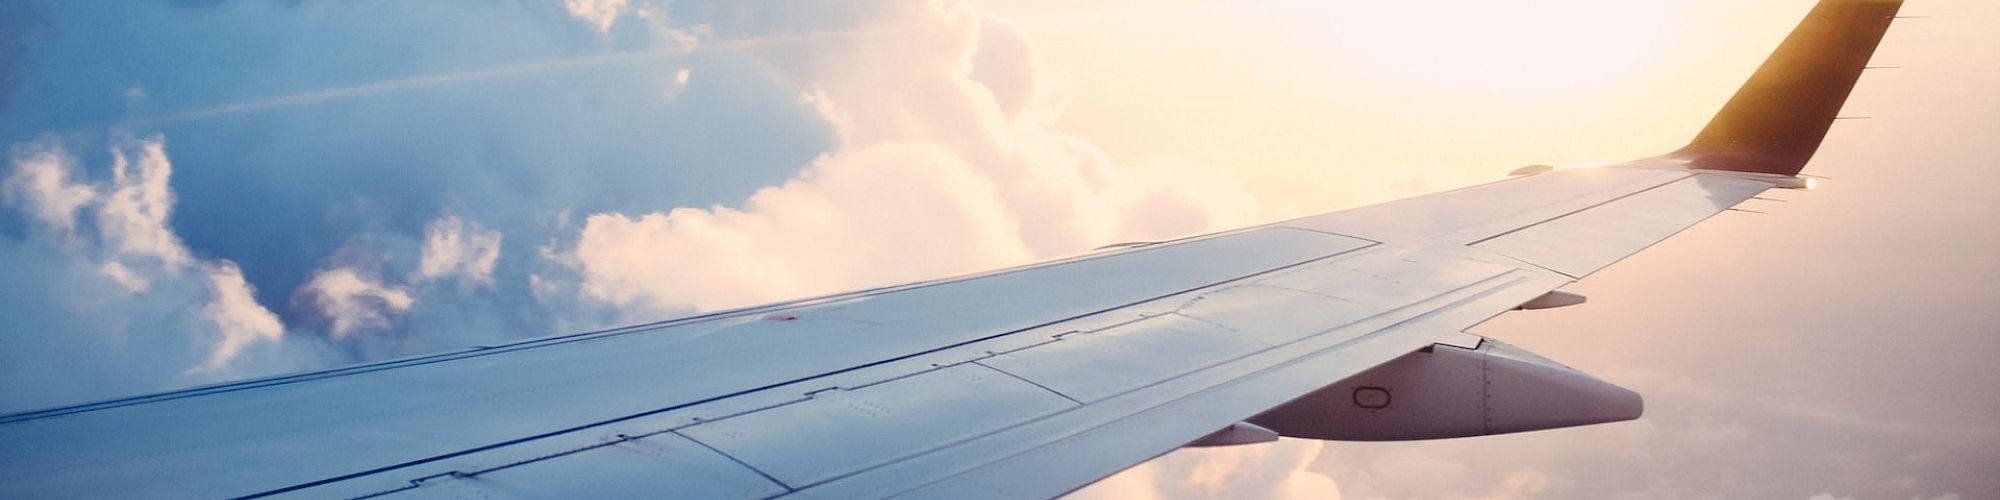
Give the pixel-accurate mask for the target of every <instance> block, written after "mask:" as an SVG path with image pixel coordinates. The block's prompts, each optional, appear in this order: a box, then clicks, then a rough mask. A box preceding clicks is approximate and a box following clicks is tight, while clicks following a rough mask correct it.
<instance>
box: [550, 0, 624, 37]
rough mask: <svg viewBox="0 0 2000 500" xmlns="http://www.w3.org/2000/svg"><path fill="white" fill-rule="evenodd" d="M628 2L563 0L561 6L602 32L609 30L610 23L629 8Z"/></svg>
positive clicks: (622, 0)
mask: <svg viewBox="0 0 2000 500" xmlns="http://www.w3.org/2000/svg"><path fill="white" fill-rule="evenodd" d="M629 3H630V2H629V1H628V0H563V8H566V9H569V14H570V15H572V16H576V18H577V19H582V20H583V21H584V22H587V23H590V25H591V27H594V28H597V31H600V32H603V31H610V30H611V25H612V24H613V23H616V22H618V16H621V15H624V14H625V11H626V10H628V9H629V7H630V5H628V4H629Z"/></svg>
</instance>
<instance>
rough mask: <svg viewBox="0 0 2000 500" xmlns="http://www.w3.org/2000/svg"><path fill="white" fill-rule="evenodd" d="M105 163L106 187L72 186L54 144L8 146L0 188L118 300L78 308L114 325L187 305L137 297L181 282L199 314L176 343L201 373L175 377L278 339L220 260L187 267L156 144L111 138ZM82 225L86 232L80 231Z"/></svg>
mask: <svg viewBox="0 0 2000 500" xmlns="http://www.w3.org/2000/svg"><path fill="white" fill-rule="evenodd" d="M111 157H112V165H111V178H110V179H108V180H106V181H103V182H97V183H82V182H74V183H73V182H72V181H71V178H72V176H73V171H74V170H76V169H77V167H76V165H75V162H76V160H75V158H74V157H72V156H71V155H69V154H68V153H67V152H66V151H65V150H64V149H63V148H62V147H61V146H60V145H59V144H57V143H55V142H53V141H41V142H37V143H31V144H29V145H26V146H17V147H16V148H15V156H14V158H13V167H14V168H13V171H12V172H11V173H9V174H8V176H7V178H6V180H5V181H4V182H0V186H4V189H5V194H6V200H7V201H8V203H9V204H10V205H13V206H14V207H15V208H17V209H19V210H22V211H24V212H27V213H28V214H30V215H33V216H34V220H35V221H36V222H39V223H41V224H42V226H43V228H45V229H47V230H49V231H53V232H55V233H57V234H59V235H60V237H61V238H62V239H63V240H65V248H64V249H63V254H62V255H63V256H64V257H65V258H67V259H70V260H71V261H73V262H74V263H76V264H79V265H82V266H85V267H86V268H89V269H93V270H95V273H96V275H97V277H99V278H102V279H103V280H105V282H108V283H109V284H111V285H113V286H115V288H116V289H117V290H121V291H123V292H125V296H124V297H96V298H94V301H93V302H92V303H91V304H90V305H89V307H87V308H86V309H87V310H90V311H93V313H95V314H104V315H107V316H113V317H115V316H118V315H119V314H122V313H126V312H130V311H127V309H130V310H135V311H136V310H141V309H147V308H149V307H157V305H155V303H157V302H161V301H165V302H177V301H183V300H188V299H189V297H175V296H164V297H142V295H143V294H145V293H146V292H147V291H149V290H151V289H152V288H154V287H155V286H156V284H157V283H163V282H164V283H176V284H180V283H190V284H191V285H193V288H195V289H199V290H203V293H202V295H199V296H196V297H194V299H195V301H196V304H198V305H199V307H198V309H199V310H200V311H201V314H200V316H199V317H198V318H197V321H199V322H200V323H199V324H200V325H201V326H202V327H203V328H202V329H201V330H200V331H196V332H189V333H191V334H193V336H194V337H193V338H187V339H182V340H184V341H186V342H191V343H195V344H200V345H206V346H207V355H206V356H205V358H204V359H205V361H203V362H202V363H201V364H199V365H197V366H186V367H182V369H184V370H195V371H211V372H212V371H217V370H221V369H223V368H226V367H227V366H228V364H229V363H230V361H232V360H233V359H235V358H236V357H237V356H238V355H239V354H240V353H241V352H242V351H243V349H244V348H245V347H247V346H249V345H251V344H254V343H257V342H264V341H276V340H279V339H280V338H282V337H283V336H284V332H285V327H284V324H283V323H282V322H280V321H279V320H278V317H277V315H275V314H272V313H271V311H270V310H269V309H266V308H265V307H264V306H263V305H262V304H259V303H257V300H256V298H255V294H254V293H252V291H251V289H250V285H249V284H248V283H247V282H245V281H244V279H243V273H242V271H241V270H239V269H238V268H237V267H236V265H235V264H234V263H231V262H229V261H227V260H219V259H218V260H203V259H197V258H195V257H194V256H193V255H192V253H191V252H189V251H188V248H187V246H186V245H184V244H183V243H182V242H181V239H180V237H179V236H178V235H176V234H174V232H173V229H172V228H171V226H170V225H169V224H168V221H169V217H170V216H171V215H172V212H173V206H174V194H173V189H172V187H171V185H170V184H169V183H168V181H169V179H170V178H171V177H172V175H173V164H172V162H171V161H169V160H168V158H167V153H166V141H165V139H163V138H161V137H157V136H156V137H152V138H147V139H135V138H121V139H117V140H115V141H114V142H113V144H112V147H111ZM86 220H87V221H90V222H91V226H90V228H88V229H94V232H93V231H88V230H87V229H86V228H82V227H80V224H81V223H82V222H83V221H86ZM86 233H88V234H86ZM190 278H192V280H190ZM169 308H171V306H169ZM188 309H196V308H195V307H189V308H188ZM102 324H108V325H119V326H117V327H116V329H117V330H118V331H110V332H95V333H101V334H104V335H107V336H108V337H111V338H122V337H124V336H126V335H128V332H126V331H124V329H127V328H130V325H129V324H128V323H126V322H122V321H116V322H108V323H102ZM71 333H73V334H77V335H83V334H88V333H92V332H71ZM146 334H148V335H169V334H172V332H168V331H156V332H146Z"/></svg>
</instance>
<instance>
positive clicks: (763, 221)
mask: <svg viewBox="0 0 2000 500" xmlns="http://www.w3.org/2000/svg"><path fill="white" fill-rule="evenodd" d="M751 5H752V6H751V7H738V6H735V5H732V6H729V7H723V8H724V9H725V10H727V9H732V8H734V9H740V10H743V11H746V12H743V13H733V14H725V15H719V16H718V18H721V19H738V18H755V16H752V15H749V14H748V12H749V11H755V10H756V9H757V8H759V7H764V6H766V5H763V4H756V3H752V4H751ZM788 5H790V6H792V7H795V8H796V10H795V11H794V12H795V13H797V14H799V15H810V14H812V13H814V12H817V11H842V12H841V15H838V16H829V18H834V19H856V20H857V21H855V22H856V24H858V26H815V27H814V29H815V30H819V31H826V32H841V33H848V34H849V35H848V36H842V37H834V38H829V39H826V40H824V41H821V42H819V43H812V44H797V45H781V46H772V47H760V48H754V49H751V52H752V53H754V54H756V55H758V56H759V57H760V58H761V59H762V60H764V61H765V62H766V63H767V64H769V65H771V66H772V67H773V68H775V69H777V70H779V71H782V72H784V73H785V74H786V75H789V77H790V78H792V79H795V80H796V81H798V82H800V84H802V85H804V86H806V87H808V88H809V89H810V90H809V91H807V92H805V93H803V94H802V97H801V99H800V100H801V102H803V103H806V104H809V105H811V106H812V107H813V109H815V110H816V112H817V113H818V114H819V115H820V116H821V117H822V119H824V120H825V121H826V123H827V124H828V125H829V126H830V127H831V128H832V129H833V130H835V131H836V133H837V137H838V138H839V141H838V144H837V146H836V147H835V149H834V150H833V151H832V152H830V153H827V154H826V155H823V156H822V157H820V158H819V159H818V160H816V161H814V162H813V163H812V164H811V165H809V166H808V167H807V168H806V169H805V170H804V171H803V172H801V173H800V174H799V175H798V176H797V177H795V178H793V179H792V180H789V181H787V182H786V183H784V184H783V185H781V186H777V187H772V188H767V189H764V190H760V191H758V192H757V193H756V194H755V195H753V196H751V197H750V198H749V199H747V200H745V201H744V202H743V203H742V204H740V205H736V206H716V207H711V208H708V209H686V208H683V209H677V210H673V211H669V212H655V213H649V214H644V215H637V216H634V215H629V214H622V213H599V214H593V215H591V216H590V217H588V219H587V222H586V224H585V227H584V229H583V231H582V233H581V235H580V236H579V238H578V240H577V241H576V243H575V245H574V250H573V251H571V252H568V253H566V254H565V255H564V257H563V258H562V259H561V260H562V261H563V262H568V263H571V264H572V265H574V266H575V268H576V269H577V270H578V271H579V272H580V273H581V274H582V278H581V280H582V282H581V284H580V290H581V292H582V293H584V294H586V296H587V297H589V298H591V299H593V300H598V301H603V302H606V303H609V304H614V305H617V306H620V307H644V308H648V309H653V310H660V311H676V310H679V311H686V310H707V309H715V308H721V307H729V306H738V305H747V304H752V303H756V302H764V301H771V300H777V299H783V298H788V297H798V296H803V295H810V294H815V293H824V292H832V291H837V290H840V289H847V288H856V287H861V286H866V285H872V284H884V283H891V282H897V281H909V280H915V279H922V278H931V277H941V276H946V275H950V274H957V273H965V272H971V271H977V270H981V269H986V268H992V267H996V266H1001V265H1006V264H1013V263H1020V262H1025V261H1029V260H1033V259H1037V258H1048V257H1053V256H1058V255H1064V254H1070V253H1075V252H1080V251H1084V250H1088V249H1090V248H1093V247H1096V246H1100V245H1104V244H1108V243H1114V242H1121V241H1131V240H1142V239H1150V238H1161V237H1169V236H1178V235H1184V234H1191V233H1196V232H1200V231H1204V230H1211V229H1216V228H1220V227H1226V226H1229V225H1234V224H1242V223H1246V222H1249V221H1251V220H1255V219H1256V218H1257V217H1258V207H1257V204H1256V203H1255V201H1254V199H1253V198H1251V197H1250V196H1249V195H1248V193H1247V192H1246V191H1245V189H1244V188H1243V186H1242V184H1241V183H1240V182H1239V181H1237V180H1236V179H1235V178H1233V177H1232V176H1230V175H1228V174H1226V173H1222V172H1221V171H1219V170H1217V169H1213V168H1206V167H1203V166H1198V165H1192V164H1189V163H1186V162H1179V161H1171V160H1156V161H1149V162H1145V163H1142V164H1139V165H1129V164H1121V163H1119V162H1116V161H1114V160H1112V159H1111V158H1109V157H1108V156H1107V155H1106V154H1105V153H1104V152H1103V151H1102V150H1100V149H1098V148H1096V147H1095V146H1092V145H1091V144H1089V143H1088V142H1086V141H1083V140H1081V139H1078V138H1076V137H1072V136H1067V135H1064V134H1061V133H1058V132H1054V131H1051V130H1049V129H1047V128H1046V127H1045V125H1044V124H1043V120H1045V119H1046V118H1048V117H1052V116H1054V115H1055V114H1058V113H1059V112H1060V111H1059V110H1058V109H1052V106H1056V105H1057V103H1059V102H1061V101H1060V99H1055V98H1052V97H1050V96H1049V95H1048V94H1047V93H1046V91H1047V87H1046V86H1044V85H1043V84H1042V82H1044V81H1046V80H1048V77H1047V75H1046V74H1045V73H1046V70H1045V69H1043V68H1042V66H1041V65H1040V63H1039V62H1038V61H1037V60H1035V58H1034V55H1033V52H1032V50H1030V48H1029V47H1028V45H1027V42H1026V40H1025V39H1024V38H1023V37H1021V36H1020V34H1019V32H1018V31H1015V30H1013V29H1012V28H1010V27H1007V26H1006V25H1004V24H1001V23H998V22H996V21H993V20H990V19H987V18H985V17H983V16H981V15H980V14H979V13H977V12H975V11H973V10H972V9H971V8H969V7H965V6H963V5H955V6H954V5H941V4H937V3H928V2H894V3H884V4H872V5H868V6H865V7H850V6H849V5H848V4H842V3H810V2H808V3H803V4H788ZM809 17H814V18H819V17H818V16H809ZM716 29H717V30H719V31H730V30H741V31H748V32H750V33H752V34H753V35H752V36H770V35H771V34H769V33H763V32H760V31H759V30H762V29H766V28H764V27H759V26H734V25H728V24H724V25H719V26H717V27H716Z"/></svg>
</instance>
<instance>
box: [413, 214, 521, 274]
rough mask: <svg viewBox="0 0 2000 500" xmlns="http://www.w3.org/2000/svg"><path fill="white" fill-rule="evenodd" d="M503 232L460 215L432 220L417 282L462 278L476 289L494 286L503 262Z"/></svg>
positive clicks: (427, 232) (420, 260)
mask: <svg viewBox="0 0 2000 500" xmlns="http://www.w3.org/2000/svg"><path fill="white" fill-rule="evenodd" d="M500 239H501V234H500V232H499V231H492V230H487V229H486V228H484V227H481V226H480V225H479V223H478V222H467V221H465V220H464V219H462V218H460V217H458V216H456V215H446V216H442V217H438V218H437V219H436V220H432V221H431V223H430V224H429V225H427V226H425V227H424V247H423V253H422V255H421V256H420V257H419V262H418V266H417V276H416V277H415V278H416V281H435V280H441V279H445V278H450V277H454V276H455V277H458V278H459V279H461V280H463V282H464V283H466V284H468V285H472V286H485V287H489V288H490V287H492V286H493V266H494V265H496V264H498V263H499V262H500Z"/></svg>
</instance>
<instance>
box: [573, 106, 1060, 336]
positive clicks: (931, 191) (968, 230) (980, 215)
mask: <svg viewBox="0 0 2000 500" xmlns="http://www.w3.org/2000/svg"><path fill="white" fill-rule="evenodd" d="M995 196H996V193H995V192H994V187H993V185H992V184H991V182H990V181H989V180H988V179H986V178H985V177H982V176H980V175H978V174H977V173H976V171H975V167H973V166H971V165H968V164H966V163H965V162H964V161H963V160H962V159H959V158H958V157H957V156H955V155H954V154H953V153H952V152H951V151H950V150H948V149H945V148H942V147H939V146H937V145H935V144H921V143H919V144H895V143H887V144H877V145H874V146H870V147H867V148H862V149H859V150H856V151H852V152H844V153H840V154H836V155H833V156H829V157H826V158H822V159H821V160H820V161H818V162H815V163H814V165H813V166H812V167H810V168H809V169H808V170H807V172H806V173H805V174H804V175H802V176H801V177H800V178H799V179H797V180H794V181H792V182H789V183H787V184H785V185H784V186H780V187H775V188H770V189H766V190H763V191H759V192H758V193H757V194H756V195H754V196H752V197H751V198H750V200H749V201H748V202H746V203H745V204H744V208H743V209H741V210H737V209H731V208H726V207H716V208H713V209H707V210H702V209H680V210H675V211H672V212H668V213H664V214H661V213H653V214H647V215H644V216H641V217H638V218H632V217H628V216H625V215H619V214H599V215H594V216H591V217H590V218H589V219H588V222H587V223H586V224H585V226H584V229H583V232H582V235H581V236H580V238H579V241H578V243H577V247H576V250H575V256H576V262H578V264H579V265H580V266H581V269H582V272H583V275H584V284H583V291H584V292H585V293H587V294H589V295H590V296H591V297H593V298H597V299H600V300H604V301H607V302H611V303H614V304H618V305H621V306H629V305H638V306H646V307H654V308H658V309H661V310H683V311H684V310H690V309H716V308H722V307H729V306H738V305H746V304H751V303H757V302H764V301H772V300H777V299H782V298H786V297H796V296H801V295H809V294H814V293H822V292H831V291H836V289H838V288H843V287H852V286H858V285H865V284H870V283H887V282H894V281H907V280H915V279H921V278H926V277H936V276H940V275H946V274H951V273H959V272H968V271H975V270H980V269H983V268H987V267H992V266H997V265H1001V264H1006V263H1010V262H1018V261H1021V260H1024V259H1027V258H1028V257H1029V256H1030V254H1029V252H1028V250H1027V249H1026V248H1025V247H1024V246H1023V245H1022V243H1021V242H1020V240H1019V239H1018V237H1017V236H1016V232H1015V227H1016V226H1017V225H1018V224H1019V221H1018V220H1017V219H1015V218H1014V215H1013V214H1012V213H1010V212H1008V211H1006V210H1005V209H1004V208H1003V207H1002V206H1001V205H1000V203H999V200H997V199H996V198H995Z"/></svg>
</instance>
